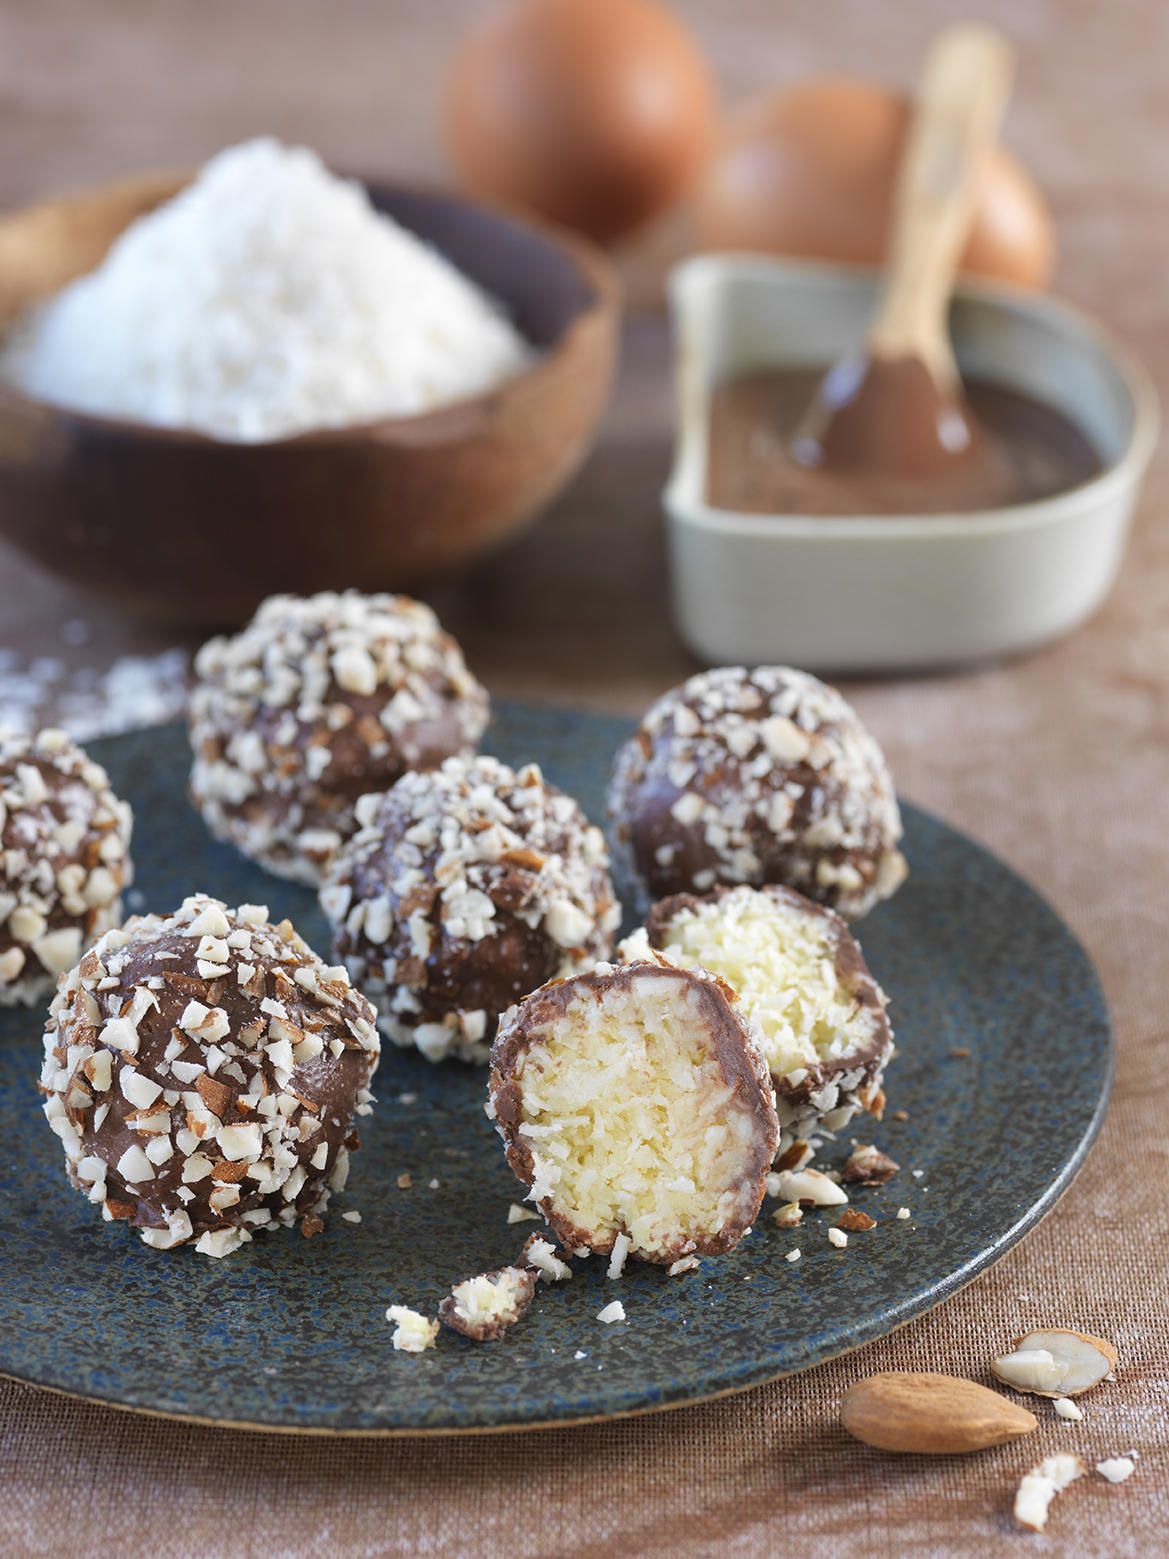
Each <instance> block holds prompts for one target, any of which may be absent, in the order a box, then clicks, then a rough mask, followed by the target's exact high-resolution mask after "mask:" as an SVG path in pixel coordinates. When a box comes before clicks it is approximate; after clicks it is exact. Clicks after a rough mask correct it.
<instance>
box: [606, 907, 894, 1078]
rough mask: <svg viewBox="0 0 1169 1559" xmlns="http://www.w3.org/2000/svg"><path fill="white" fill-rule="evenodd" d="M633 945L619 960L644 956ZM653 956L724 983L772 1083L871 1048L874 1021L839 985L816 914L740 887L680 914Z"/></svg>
mask: <svg viewBox="0 0 1169 1559" xmlns="http://www.w3.org/2000/svg"><path fill="white" fill-rule="evenodd" d="M641 936H644V933H638V934H637V937H641ZM636 940H637V939H636V938H635V937H631V938H630V939H629V941H628V942H626V943H625V944H624V946H623V948H622V952H623V955H625V956H629V955H630V954H631V953H632V955H633V956H645V954H644V953H641V952H640V948H639V947H638V946H635V945H633V944H634V943H635V941H636ZM642 945H644V944H642ZM661 951H662V952H663V953H664V954H665V956H666V957H667V958H668V959H670V960H671V962H673V963H677V964H680V965H681V966H682V967H683V968H684V969H706V970H707V971H708V972H709V973H711V974H715V975H718V977H719V979H721V980H725V981H726V982H727V984H728V985H729V986H730V987H731V988H732V990H734V991H735V993H736V994H737V996H738V998H739V1003H740V1006H741V1008H742V1011H743V1015H744V1017H745V1018H746V1019H747V1021H748V1023H749V1024H750V1025H751V1027H752V1028H753V1029H754V1031H755V1035H756V1039H757V1040H758V1043H759V1047H760V1049H761V1050H762V1051H763V1054H764V1056H765V1057H766V1060H767V1065H768V1067H769V1069H770V1071H771V1073H772V1075H773V1076H774V1077H786V1076H787V1075H788V1074H789V1073H792V1072H798V1071H800V1070H801V1069H804V1068H807V1067H812V1066H817V1065H819V1064H821V1063H823V1062H830V1061H839V1060H842V1059H844V1058H846V1057H848V1056H851V1055H856V1054H857V1053H858V1052H860V1051H863V1050H865V1049H867V1048H868V1046H869V1045H870V1044H871V1042H872V1037H873V1032H874V1025H875V1019H874V1015H873V1013H872V1012H871V1011H869V1010H868V1009H866V1008H864V1007H862V1006H860V1005H858V1003H857V1002H856V1001H855V1000H854V999H853V997H852V996H851V995H850V994H849V992H848V991H847V989H846V988H845V987H844V985H843V984H842V983H841V980H840V977H839V975H838V974H837V971H836V963H835V949H834V938H833V928H832V923H831V922H830V921H827V920H825V919H824V917H823V916H821V915H817V914H809V913H803V912H801V911H800V910H797V909H793V908H792V907H791V906H790V905H788V904H785V903H784V902H783V901H782V900H781V899H777V898H775V897H773V896H772V895H770V894H766V893H759V892H757V891H756V890H755V889H753V888H740V889H736V890H735V891H734V892H732V893H728V894H724V895H723V897H722V898H720V899H718V900H716V901H712V902H710V903H707V904H701V905H699V906H698V907H697V908H687V909H684V910H680V911H679V913H678V914H677V915H675V916H674V918H673V920H671V922H670V924H669V927H668V928H667V930H666V935H665V941H664V945H663V946H662V948H661Z"/></svg>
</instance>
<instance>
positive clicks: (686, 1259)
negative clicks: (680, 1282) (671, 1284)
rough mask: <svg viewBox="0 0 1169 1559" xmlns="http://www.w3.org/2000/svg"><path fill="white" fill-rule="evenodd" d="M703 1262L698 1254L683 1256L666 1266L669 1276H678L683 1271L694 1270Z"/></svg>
mask: <svg viewBox="0 0 1169 1559" xmlns="http://www.w3.org/2000/svg"><path fill="white" fill-rule="evenodd" d="M700 1265H701V1263H700V1262H699V1260H698V1257H697V1256H681V1257H679V1259H678V1260H677V1261H674V1262H671V1264H670V1265H669V1266H668V1267H667V1268H666V1276H667V1277H668V1278H676V1277H678V1276H680V1274H681V1273H683V1272H693V1271H694V1269H695V1268H696V1267H698V1266H700Z"/></svg>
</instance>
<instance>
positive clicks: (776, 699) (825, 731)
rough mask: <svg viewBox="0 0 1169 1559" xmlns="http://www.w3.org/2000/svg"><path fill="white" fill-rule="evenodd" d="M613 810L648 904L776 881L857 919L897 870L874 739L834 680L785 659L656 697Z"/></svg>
mask: <svg viewBox="0 0 1169 1559" xmlns="http://www.w3.org/2000/svg"><path fill="white" fill-rule="evenodd" d="M609 810H610V812H611V814H612V817H613V820H614V824H615V828H616V834H617V838H618V840H619V842H620V844H621V845H622V847H623V849H624V850H625V851H626V852H627V854H628V856H629V860H630V865H631V867H632V869H633V871H634V873H635V875H636V876H637V877H638V879H639V880H640V882H641V884H642V886H643V888H644V890H645V892H646V894H647V896H648V898H649V899H650V900H653V899H658V898H664V897H665V896H666V895H668V894H672V893H705V892H707V891H709V890H710V889H711V888H713V887H715V886H717V885H718V884H719V883H736V882H745V883H750V884H753V885H754V886H759V885H760V884H762V883H767V882H778V883H783V884H786V885H787V886H788V887H791V888H798V889H799V890H800V892H801V893H804V894H806V895H807V896H808V897H809V898H812V899H817V900H818V901H820V902H821V903H824V904H828V905H830V906H831V907H832V908H833V909H836V910H839V912H840V913H841V914H842V915H847V916H848V917H849V918H855V917H857V916H860V915H864V914H866V913H867V912H868V911H869V910H870V909H872V908H873V906H874V905H875V904H877V903H878V902H879V901H880V900H881V899H884V898H888V897H889V895H890V894H891V893H893V892H894V891H895V890H896V889H897V887H898V886H899V885H900V884H901V882H902V881H903V880H904V878H905V872H906V867H905V860H904V858H903V856H902V855H901V853H900V851H899V850H898V848H897V845H898V841H899V840H900V838H901V818H900V814H899V812H898V809H897V800H896V796H895V795H894V792H893V786H892V782H891V780H890V778H889V771H888V769H887V768H886V766H885V760H884V758H883V756H882V754H881V751H880V748H879V747H878V746H877V744H876V742H875V741H874V740H873V738H872V737H871V736H870V735H869V733H868V732H867V731H866V730H865V728H864V726H863V725H862V724H861V722H860V720H859V718H858V717H857V715H856V713H855V711H854V710H853V709H852V708H851V706H850V705H849V704H848V703H846V702H845V700H844V699H843V698H842V697H841V695H840V694H839V693H838V692H837V691H836V690H835V688H831V687H827V686H826V685H825V684H824V683H823V682H820V681H818V680H817V679H816V678H815V677H813V676H810V675H809V674H808V673H807V672H804V671H793V670H791V669H790V668H788V667H785V666H760V667H757V668H756V669H755V670H753V671H748V670H746V669H745V668H744V667H742V666H722V667H719V668H718V669H716V670H714V671H704V672H700V673H698V675H696V676H693V677H691V678H690V679H689V681H687V682H685V683H683V684H682V686H681V687H678V688H674V689H673V690H672V691H671V692H669V693H667V694H666V695H665V696H664V697H663V698H660V699H659V700H658V702H657V703H656V704H654V706H653V708H652V709H650V711H649V713H648V714H647V715H646V716H645V718H644V720H643V721H642V722H641V725H640V727H639V729H638V730H637V732H636V734H635V735H634V736H633V737H632V739H631V740H630V741H629V742H628V743H626V745H625V746H624V747H623V748H622V749H621V751H620V753H619V754H618V756H617V762H616V765H615V768H614V774H613V783H612V786H611V788H610V795H609Z"/></svg>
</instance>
